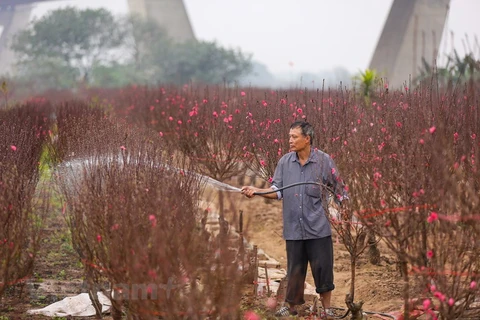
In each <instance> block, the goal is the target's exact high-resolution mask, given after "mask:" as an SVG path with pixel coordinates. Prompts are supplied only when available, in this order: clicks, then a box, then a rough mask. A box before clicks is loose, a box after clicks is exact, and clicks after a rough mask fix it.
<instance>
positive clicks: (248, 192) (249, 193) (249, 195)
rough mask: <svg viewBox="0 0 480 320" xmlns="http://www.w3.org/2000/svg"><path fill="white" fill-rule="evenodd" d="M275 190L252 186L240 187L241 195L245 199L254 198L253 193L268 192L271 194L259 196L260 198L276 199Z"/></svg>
mask: <svg viewBox="0 0 480 320" xmlns="http://www.w3.org/2000/svg"><path fill="white" fill-rule="evenodd" d="M275 190H276V189H274V188H272V187H270V188H266V189H261V188H255V187H252V186H244V187H242V194H244V195H245V196H246V197H247V198H253V197H254V196H256V195H255V194H254V193H255V192H269V191H272V192H271V193H267V194H260V196H262V197H264V198H267V199H278V195H277V192H275Z"/></svg>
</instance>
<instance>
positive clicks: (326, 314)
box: [320, 308, 335, 320]
mask: <svg viewBox="0 0 480 320" xmlns="http://www.w3.org/2000/svg"><path fill="white" fill-rule="evenodd" d="M320 319H322V320H333V319H335V313H333V310H332V309H330V308H328V309H325V310H322V312H320Z"/></svg>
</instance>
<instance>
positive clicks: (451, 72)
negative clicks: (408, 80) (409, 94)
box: [414, 50, 480, 85]
mask: <svg viewBox="0 0 480 320" xmlns="http://www.w3.org/2000/svg"><path fill="white" fill-rule="evenodd" d="M419 72H420V75H419V76H418V77H417V78H416V79H414V83H416V84H418V83H421V82H424V81H431V80H432V78H435V80H436V81H438V83H439V84H440V85H453V84H458V83H462V82H465V81H468V80H471V79H473V80H478V79H480V59H477V58H476V57H475V55H474V54H473V53H468V54H466V55H465V56H464V57H463V58H462V57H460V55H459V54H458V52H457V51H456V50H454V51H453V54H451V55H449V56H447V63H446V65H445V66H441V67H438V66H435V65H432V64H429V63H428V62H427V61H426V60H425V58H422V66H421V68H420V70H419Z"/></svg>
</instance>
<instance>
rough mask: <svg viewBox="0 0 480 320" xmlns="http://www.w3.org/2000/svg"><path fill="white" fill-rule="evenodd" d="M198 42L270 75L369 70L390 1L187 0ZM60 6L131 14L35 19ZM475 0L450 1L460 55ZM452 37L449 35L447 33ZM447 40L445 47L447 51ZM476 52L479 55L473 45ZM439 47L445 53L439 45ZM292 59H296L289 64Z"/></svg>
mask: <svg viewBox="0 0 480 320" xmlns="http://www.w3.org/2000/svg"><path fill="white" fill-rule="evenodd" d="M184 2H185V5H186V7H187V11H188V14H189V17H190V20H191V23H192V25H193V29H194V32H195V35H196V37H197V38H198V39H200V40H216V41H217V42H218V43H219V44H221V45H223V46H226V47H231V48H241V49H242V50H243V51H245V52H247V53H251V54H253V57H254V59H255V60H258V61H260V62H262V63H264V64H266V65H267V66H268V68H269V70H270V71H272V72H273V73H281V72H290V71H295V72H299V71H308V72H313V73H316V72H319V71H321V70H331V69H333V68H335V67H339V66H341V67H345V68H347V69H348V70H349V71H350V72H357V71H358V70H359V69H365V68H367V67H368V65H369V62H370V59H371V57H372V55H373V51H374V49H375V46H376V43H377V40H378V38H379V37H380V33H381V31H382V28H383V25H384V23H385V20H386V18H387V15H388V12H389V10H390V6H391V4H392V2H393V0H184ZM64 6H76V7H79V8H87V7H88V8H98V7H105V8H107V9H109V10H111V11H112V12H114V13H118V14H126V13H127V12H128V6H127V0H63V1H52V2H44V3H41V4H37V7H36V8H35V9H34V12H33V16H36V17H38V16H40V15H43V14H45V13H46V12H48V11H49V10H52V9H57V8H60V7H64ZM479 12H480V0H451V9H450V15H449V18H448V20H447V29H448V31H453V32H454V35H455V42H456V44H455V46H456V47H457V48H458V49H459V51H460V52H464V50H463V45H462V39H465V35H467V37H468V39H469V41H470V43H471V44H472V46H474V43H475V40H474V39H475V36H477V37H478V38H480V19H479V18H478V14H479ZM448 39H449V41H450V37H448ZM450 46H451V44H448V47H449V48H448V52H449V51H450ZM472 49H475V53H476V55H477V58H479V57H480V49H479V48H478V45H477V47H476V48H472ZM440 50H441V51H445V46H444V45H442V48H441V49H440ZM289 62H293V67H292V66H290V64H289Z"/></svg>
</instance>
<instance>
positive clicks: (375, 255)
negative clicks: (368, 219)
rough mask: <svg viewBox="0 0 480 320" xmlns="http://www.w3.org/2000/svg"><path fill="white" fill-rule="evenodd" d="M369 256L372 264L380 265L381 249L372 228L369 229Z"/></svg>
mask: <svg viewBox="0 0 480 320" xmlns="http://www.w3.org/2000/svg"><path fill="white" fill-rule="evenodd" d="M367 241H368V258H369V261H370V263H371V264H373V265H374V266H378V265H379V264H380V250H378V247H377V239H376V237H375V233H374V232H373V231H372V230H369V231H368V240H367Z"/></svg>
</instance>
